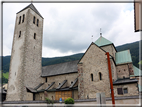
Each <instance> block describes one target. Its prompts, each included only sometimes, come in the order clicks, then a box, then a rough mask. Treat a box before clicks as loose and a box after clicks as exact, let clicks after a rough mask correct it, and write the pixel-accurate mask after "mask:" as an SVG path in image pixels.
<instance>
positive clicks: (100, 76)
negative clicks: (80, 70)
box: [99, 72, 102, 80]
mask: <svg viewBox="0 0 142 107" xmlns="http://www.w3.org/2000/svg"><path fill="white" fill-rule="evenodd" d="M99 78H100V80H102V74H101V73H100V72H99Z"/></svg>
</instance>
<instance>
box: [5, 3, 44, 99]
mask: <svg viewBox="0 0 142 107" xmlns="http://www.w3.org/2000/svg"><path fill="white" fill-rule="evenodd" d="M42 35H43V17H42V16H41V14H40V13H39V12H38V11H37V9H36V8H35V7H34V5H33V4H32V3H31V4H30V5H28V6H27V7H25V8H24V9H22V10H21V11H19V12H18V13H17V15H16V22H15V30H14V38H13V44H12V53H11V61H10V69H9V80H8V90H7V96H6V101H25V100H26V99H27V90H26V87H31V88H34V87H36V86H37V85H38V84H40V83H41V77H40V76H41V67H42V66H41V58H42Z"/></svg>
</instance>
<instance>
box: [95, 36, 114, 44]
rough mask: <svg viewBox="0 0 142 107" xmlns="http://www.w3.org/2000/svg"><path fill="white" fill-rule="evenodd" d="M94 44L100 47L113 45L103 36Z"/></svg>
mask: <svg viewBox="0 0 142 107" xmlns="http://www.w3.org/2000/svg"><path fill="white" fill-rule="evenodd" d="M94 43H95V44H96V45H98V46H105V45H110V44H113V43H112V42H111V41H109V40H107V39H106V38H104V37H102V36H100V38H99V39H97V40H96V41H95V42H94Z"/></svg>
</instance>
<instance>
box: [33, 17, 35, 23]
mask: <svg viewBox="0 0 142 107" xmlns="http://www.w3.org/2000/svg"><path fill="white" fill-rule="evenodd" d="M33 23H34V24H35V16H34V18H33Z"/></svg>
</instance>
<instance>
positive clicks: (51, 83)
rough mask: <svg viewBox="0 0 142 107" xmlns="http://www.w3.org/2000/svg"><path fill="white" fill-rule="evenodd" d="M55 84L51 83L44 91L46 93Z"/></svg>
mask: <svg viewBox="0 0 142 107" xmlns="http://www.w3.org/2000/svg"><path fill="white" fill-rule="evenodd" d="M54 83H55V82H52V83H51V84H50V85H49V86H48V87H47V88H46V89H45V90H46V91H47V90H48V89H49V88H50V87H51V86H52V85H53V84H54Z"/></svg>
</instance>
